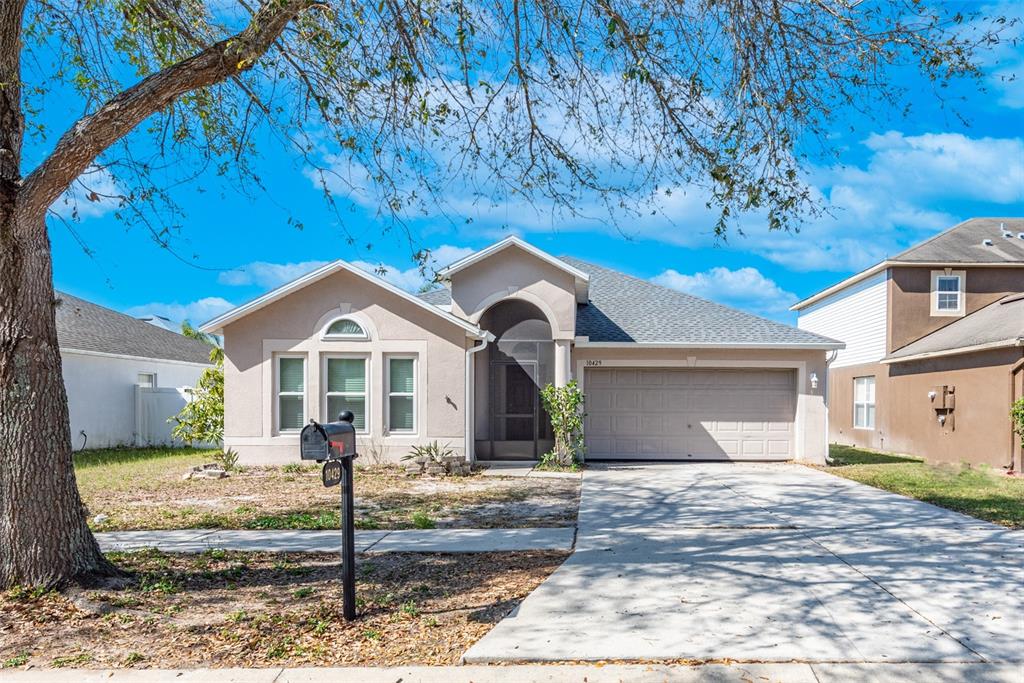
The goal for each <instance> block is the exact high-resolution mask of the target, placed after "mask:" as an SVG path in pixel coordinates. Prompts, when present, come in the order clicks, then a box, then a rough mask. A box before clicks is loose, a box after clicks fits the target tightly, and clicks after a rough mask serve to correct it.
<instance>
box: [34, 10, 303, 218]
mask: <svg viewBox="0 0 1024 683" xmlns="http://www.w3.org/2000/svg"><path fill="white" fill-rule="evenodd" d="M320 4H322V3H321V2H320V1H319V0H266V1H265V2H264V3H263V6H262V7H260V9H259V11H257V12H256V14H255V15H254V16H253V18H252V21H251V22H250V23H249V25H248V26H246V27H245V29H243V30H242V31H241V32H239V33H238V34H236V35H235V36H233V37H231V38H228V39H226V40H222V41H220V42H217V43H214V44H213V45H210V46H209V47H207V48H205V49H203V50H201V51H200V52H198V53H197V54H195V55H193V56H192V57H189V58H188V59H185V60H183V61H180V62H178V63H177V64H174V65H172V66H169V67H167V68H165V69H163V70H161V71H158V72H157V73H155V74H153V75H152V76H149V77H147V78H145V79H143V80H142V81H140V82H139V83H137V84H136V85H134V86H132V87H131V88H128V89H127V90H125V91H124V92H122V93H120V94H118V95H116V96H115V97H113V98H111V99H110V100H108V101H107V102H106V103H104V104H103V106H101V107H100V108H99V109H97V110H96V112H95V113H93V114H89V115H87V116H84V117H82V118H81V119H79V120H78V121H76V122H75V123H74V124H73V125H72V126H71V128H70V129H68V131H67V132H66V133H64V135H63V136H61V138H60V140H59V141H58V142H57V145H56V147H55V148H54V150H53V152H52V153H51V154H50V156H49V157H47V158H46V160H45V161H43V162H42V163H41V164H40V165H39V166H38V167H37V168H36V169H35V170H34V171H33V172H32V173H31V174H29V176H28V177H27V178H26V179H25V182H24V185H23V187H22V190H21V193H20V194H21V197H20V202H19V204H20V207H21V208H22V209H24V210H27V211H29V212H41V211H45V210H46V209H47V207H49V206H50V204H52V203H53V202H54V201H55V200H56V199H57V197H59V196H60V195H61V193H62V192H64V190H66V189H67V187H68V186H69V185H70V184H71V183H72V182H73V181H74V180H75V178H77V177H78V176H79V175H80V174H81V173H82V172H83V171H85V169H86V168H88V166H89V165H90V164H92V163H93V161H94V160H95V159H96V157H97V156H99V155H100V154H101V153H102V152H103V151H104V150H106V149H107V148H108V147H110V145H112V144H113V143H115V142H117V140H119V139H120V138H122V137H123V136H125V135H127V134H128V133H129V132H130V131H131V130H132V129H133V128H134V127H135V126H137V125H138V124H139V123H141V122H142V121H144V120H145V119H147V118H148V117H149V116H151V115H153V114H155V113H156V112H158V111H160V110H161V109H163V108H164V107H166V106H168V105H169V104H171V103H172V102H173V101H174V100H175V98H177V97H179V96H181V95H183V94H185V93H187V92H191V91H193V90H197V89H199V88H204V87H207V86H210V85H214V84H216V83H219V82H221V81H224V80H226V79H228V78H230V77H232V76H234V75H236V74H238V73H240V72H242V71H245V70H246V69H249V68H251V67H252V66H253V65H254V64H255V63H256V61H257V60H258V59H259V58H260V57H261V56H262V55H263V54H264V53H265V52H266V51H267V49H269V48H270V46H271V45H272V44H273V43H274V41H275V40H277V38H278V37H279V36H280V35H281V33H282V32H283V31H284V29H285V27H286V26H287V25H288V23H289V22H291V21H292V20H293V19H294V18H295V17H296V16H298V15H299V13H301V12H302V11H303V10H305V9H307V8H309V7H312V6H314V5H320Z"/></svg>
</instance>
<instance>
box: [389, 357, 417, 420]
mask: <svg viewBox="0 0 1024 683" xmlns="http://www.w3.org/2000/svg"><path fill="white" fill-rule="evenodd" d="M387 384H388V425H387V428H388V431H389V432H415V431H416V360H415V359H414V358H388V377H387Z"/></svg>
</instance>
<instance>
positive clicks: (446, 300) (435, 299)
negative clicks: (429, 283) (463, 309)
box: [417, 287, 452, 306]
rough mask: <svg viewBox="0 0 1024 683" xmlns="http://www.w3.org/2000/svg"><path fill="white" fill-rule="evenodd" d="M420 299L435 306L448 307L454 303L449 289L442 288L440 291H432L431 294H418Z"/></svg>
mask: <svg viewBox="0 0 1024 683" xmlns="http://www.w3.org/2000/svg"><path fill="white" fill-rule="evenodd" d="M417 296H419V298H421V299H423V300H424V301H426V302H427V303H428V304H433V305H434V306H447V305H448V304H450V303H451V302H452V293H451V291H449V290H448V289H445V288H444V287H441V288H439V289H432V290H430V291H429V292H421V293H420V294H418V295H417Z"/></svg>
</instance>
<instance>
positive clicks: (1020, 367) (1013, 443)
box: [1006, 344, 1024, 474]
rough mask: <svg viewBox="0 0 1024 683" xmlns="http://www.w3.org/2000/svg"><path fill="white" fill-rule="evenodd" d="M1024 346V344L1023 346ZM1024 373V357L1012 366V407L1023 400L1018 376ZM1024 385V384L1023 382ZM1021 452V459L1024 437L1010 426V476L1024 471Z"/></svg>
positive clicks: (1023, 453) (1008, 468)
mask: <svg viewBox="0 0 1024 683" xmlns="http://www.w3.org/2000/svg"><path fill="white" fill-rule="evenodd" d="M1022 345H1024V344H1022ZM1021 372H1024V357H1022V358H1021V359H1020V360H1018V361H1017V362H1016V363H1014V364H1013V365H1012V366H1010V404H1011V405H1012V404H1013V402H1014V401H1015V400H1016V399H1019V398H1022V396H1024V395H1022V396H1017V395H1016V394H1017V375H1018V374H1019V373H1021ZM1022 384H1024V382H1022ZM1018 448H1020V450H1021V457H1022V458H1024V437H1020V436H1018V435H1017V433H1016V432H1015V431H1014V426H1013V425H1012V424H1011V425H1010V464H1009V465H1008V466H1007V468H1006V471H1007V473H1009V474H1013V473H1015V472H1017V471H1018V470H1024V462H1020V463H1019V462H1017V457H1016V454H1017V449H1018Z"/></svg>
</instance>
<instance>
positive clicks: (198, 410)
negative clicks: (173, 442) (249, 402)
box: [167, 353, 224, 446]
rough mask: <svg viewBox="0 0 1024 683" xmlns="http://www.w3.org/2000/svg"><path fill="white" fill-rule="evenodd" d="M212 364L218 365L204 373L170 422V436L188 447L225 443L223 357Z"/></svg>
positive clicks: (215, 359)
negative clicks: (183, 405)
mask: <svg viewBox="0 0 1024 683" xmlns="http://www.w3.org/2000/svg"><path fill="white" fill-rule="evenodd" d="M214 355H215V354H213V353H211V360H214V361H215V362H216V364H215V365H214V366H213V367H212V368H207V369H206V370H203V374H202V375H200V376H199V381H198V382H197V383H196V386H195V388H193V389H191V390H190V392H191V398H190V400H189V402H188V403H186V404H185V407H183V408H182V409H181V412H179V413H178V414H177V415H175V416H174V417H172V418H170V419H168V420H167V421H168V422H170V423H172V424H174V428H173V429H172V430H171V433H172V434H173V435H174V438H176V439H181V440H182V441H184V442H185V443H187V444H188V445H189V446H191V445H192V444H194V443H213V444H219V443H221V442H222V441H223V440H224V356H223V353H221V355H220V356H217V357H216V358H214Z"/></svg>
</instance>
